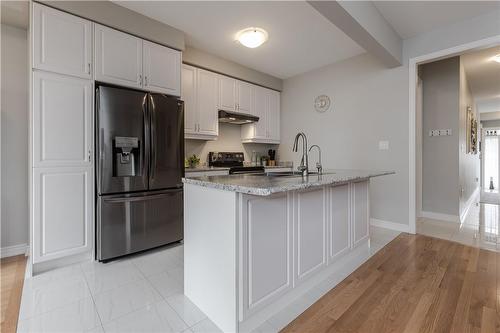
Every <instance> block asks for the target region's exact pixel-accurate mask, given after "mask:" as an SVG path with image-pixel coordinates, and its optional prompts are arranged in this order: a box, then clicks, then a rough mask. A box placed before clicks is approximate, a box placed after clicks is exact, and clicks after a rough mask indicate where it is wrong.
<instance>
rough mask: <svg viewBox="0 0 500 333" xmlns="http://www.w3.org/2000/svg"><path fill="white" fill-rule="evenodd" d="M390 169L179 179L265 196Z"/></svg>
mask: <svg viewBox="0 0 500 333" xmlns="http://www.w3.org/2000/svg"><path fill="white" fill-rule="evenodd" d="M394 173H395V172H394V171H370V170H327V171H324V172H323V174H322V175H317V174H310V175H309V176H308V177H302V176H286V177H276V176H266V175H231V176H205V177H194V178H184V179H183V182H184V183H186V184H194V185H199V186H204V187H211V188H215V189H219V190H225V191H232V192H240V193H245V194H252V195H261V196H267V195H271V194H273V193H279V192H286V191H293V190H301V189H307V188H310V187H316V186H323V185H340V184H345V183H348V182H352V181H357V180H363V179H368V178H371V177H377V176H384V175H390V174H394Z"/></svg>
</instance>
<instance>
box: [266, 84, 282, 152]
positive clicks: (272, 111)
mask: <svg viewBox="0 0 500 333" xmlns="http://www.w3.org/2000/svg"><path fill="white" fill-rule="evenodd" d="M268 92H269V113H268V129H267V136H268V138H269V140H270V141H272V142H274V143H279V142H280V93H279V92H278V91H274V90H268Z"/></svg>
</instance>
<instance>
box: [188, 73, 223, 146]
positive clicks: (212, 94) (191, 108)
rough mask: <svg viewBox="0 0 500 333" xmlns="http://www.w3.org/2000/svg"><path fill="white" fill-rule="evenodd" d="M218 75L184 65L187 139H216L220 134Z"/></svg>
mask: <svg viewBox="0 0 500 333" xmlns="http://www.w3.org/2000/svg"><path fill="white" fill-rule="evenodd" d="M218 79H219V77H218V75H217V74H215V73H213V72H209V71H206V70H203V69H200V68H196V67H193V66H189V65H182V78H181V81H182V99H183V100H184V113H185V118H184V122H185V124H184V134H185V137H186V139H199V140H214V139H216V138H217V135H218V134H219V116H218V89H219V86H218Z"/></svg>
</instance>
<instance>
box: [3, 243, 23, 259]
mask: <svg viewBox="0 0 500 333" xmlns="http://www.w3.org/2000/svg"><path fill="white" fill-rule="evenodd" d="M27 250H28V244H18V245H12V246H6V247H2V248H1V249H0V258H7V257H13V256H18V255H20V254H24V255H26V251H27Z"/></svg>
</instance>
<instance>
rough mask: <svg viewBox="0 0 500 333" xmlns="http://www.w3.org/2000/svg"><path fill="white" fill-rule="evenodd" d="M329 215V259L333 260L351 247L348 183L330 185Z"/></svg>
mask: <svg viewBox="0 0 500 333" xmlns="http://www.w3.org/2000/svg"><path fill="white" fill-rule="evenodd" d="M328 190H329V200H328V201H329V202H328V209H329V211H330V216H329V238H330V249H329V261H331V262H333V261H335V260H336V259H337V258H340V257H341V256H343V255H344V254H345V253H347V252H348V251H349V249H350V247H351V236H350V224H351V214H350V199H349V198H350V190H349V184H345V185H341V186H336V187H330V188H328Z"/></svg>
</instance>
